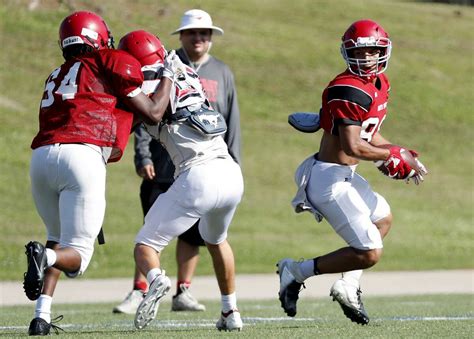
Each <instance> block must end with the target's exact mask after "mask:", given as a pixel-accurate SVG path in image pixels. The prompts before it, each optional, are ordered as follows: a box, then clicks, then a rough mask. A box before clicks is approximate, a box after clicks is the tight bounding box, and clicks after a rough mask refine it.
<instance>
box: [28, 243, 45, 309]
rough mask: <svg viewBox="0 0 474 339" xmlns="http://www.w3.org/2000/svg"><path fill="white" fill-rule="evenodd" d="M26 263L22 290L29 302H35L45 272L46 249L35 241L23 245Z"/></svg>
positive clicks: (41, 288) (40, 289) (41, 286)
mask: <svg viewBox="0 0 474 339" xmlns="http://www.w3.org/2000/svg"><path fill="white" fill-rule="evenodd" d="M25 248H26V252H25V254H26V257H27V262H28V267H27V271H26V272H25V274H24V280H23V289H24V290H25V294H26V296H27V297H28V299H30V300H36V299H38V298H39V296H40V295H41V291H42V290H43V284H44V275H45V274H44V272H45V270H46V263H47V261H46V248H45V247H44V246H43V245H42V244H40V243H39V242H37V241H30V242H29V243H28V244H26V245H25Z"/></svg>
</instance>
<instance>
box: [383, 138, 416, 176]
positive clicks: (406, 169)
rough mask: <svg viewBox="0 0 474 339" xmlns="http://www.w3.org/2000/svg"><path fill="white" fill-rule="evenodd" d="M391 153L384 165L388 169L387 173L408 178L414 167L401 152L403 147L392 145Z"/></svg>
mask: <svg viewBox="0 0 474 339" xmlns="http://www.w3.org/2000/svg"><path fill="white" fill-rule="evenodd" d="M389 150H390V155H389V156H388V158H387V159H385V161H384V165H385V167H386V169H387V171H388V173H387V175H388V176H389V177H390V178H395V179H407V178H409V177H410V176H411V175H410V174H411V172H412V168H411V167H410V165H408V164H407V163H406V162H405V160H404V159H403V157H402V155H401V152H402V151H403V150H404V149H403V148H402V147H400V146H397V145H393V146H392V147H390V149H389Z"/></svg>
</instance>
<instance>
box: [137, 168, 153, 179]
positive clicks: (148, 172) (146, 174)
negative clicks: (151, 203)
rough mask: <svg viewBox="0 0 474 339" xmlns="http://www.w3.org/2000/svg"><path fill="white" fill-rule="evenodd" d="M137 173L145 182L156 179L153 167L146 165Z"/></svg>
mask: <svg viewBox="0 0 474 339" xmlns="http://www.w3.org/2000/svg"><path fill="white" fill-rule="evenodd" d="M137 173H138V176H140V177H141V178H143V179H145V180H153V178H155V167H154V166H153V165H145V166H143V167H142V168H140V169H139V170H138V171H137Z"/></svg>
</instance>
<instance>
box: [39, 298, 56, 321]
mask: <svg viewBox="0 0 474 339" xmlns="http://www.w3.org/2000/svg"><path fill="white" fill-rule="evenodd" d="M52 301H53V298H52V297H50V296H49V295H46V294H41V295H40V297H39V298H38V300H37V301H36V308H35V318H41V319H44V320H45V321H46V322H47V323H48V324H49V323H51V303H52Z"/></svg>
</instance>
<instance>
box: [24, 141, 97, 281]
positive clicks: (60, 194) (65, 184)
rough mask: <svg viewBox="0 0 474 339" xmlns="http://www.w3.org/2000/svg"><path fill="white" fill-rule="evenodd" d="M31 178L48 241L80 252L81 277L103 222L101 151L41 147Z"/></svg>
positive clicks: (36, 152) (80, 146) (82, 147)
mask: <svg viewBox="0 0 474 339" xmlns="http://www.w3.org/2000/svg"><path fill="white" fill-rule="evenodd" d="M30 177H31V190H32V194H33V199H34V202H35V204H36V209H37V210H38V213H39V215H40V216H41V219H43V222H44V224H45V225H46V230H47V239H48V240H49V241H54V242H57V243H59V245H60V247H71V248H73V249H75V250H76V251H77V252H79V254H80V256H81V268H80V270H79V271H78V272H77V274H82V273H83V272H84V271H85V270H86V268H87V266H88V265H89V262H90V260H91V258H92V254H93V252H94V241H95V239H96V237H97V235H98V234H99V231H100V228H101V226H102V223H103V221H104V213H105V177H106V169H105V163H104V160H103V158H102V154H101V152H100V148H99V147H95V146H88V145H84V144H54V145H47V146H43V147H39V148H37V149H35V150H33V155H32V158H31V166H30ZM77 274H68V275H69V276H74V275H77Z"/></svg>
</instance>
